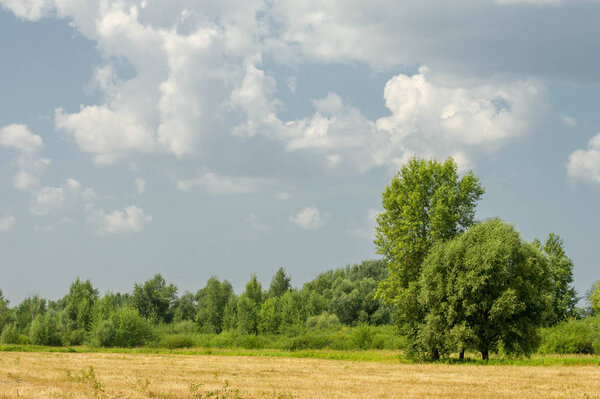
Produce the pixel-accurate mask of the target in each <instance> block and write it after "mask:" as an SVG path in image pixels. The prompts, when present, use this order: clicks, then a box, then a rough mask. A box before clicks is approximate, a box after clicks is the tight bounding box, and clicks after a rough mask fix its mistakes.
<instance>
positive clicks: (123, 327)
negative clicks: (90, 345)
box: [92, 307, 152, 347]
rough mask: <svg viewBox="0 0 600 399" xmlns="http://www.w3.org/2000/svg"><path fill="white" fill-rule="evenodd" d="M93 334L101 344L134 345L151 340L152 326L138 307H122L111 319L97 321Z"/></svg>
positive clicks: (95, 341) (94, 338)
mask: <svg viewBox="0 0 600 399" xmlns="http://www.w3.org/2000/svg"><path fill="white" fill-rule="evenodd" d="M92 335H93V341H94V343H95V344H97V345H100V346H121V347H134V346H140V345H144V344H146V343H148V342H149V341H150V339H151V338H152V326H151V325H150V322H148V320H146V319H145V318H143V317H142V316H140V314H139V313H138V311H137V310H136V309H134V308H131V307H122V308H119V309H117V310H116V311H115V312H114V313H113V314H112V315H111V316H110V319H108V320H104V321H101V322H99V323H97V324H96V327H95V328H94V330H93V333H92Z"/></svg>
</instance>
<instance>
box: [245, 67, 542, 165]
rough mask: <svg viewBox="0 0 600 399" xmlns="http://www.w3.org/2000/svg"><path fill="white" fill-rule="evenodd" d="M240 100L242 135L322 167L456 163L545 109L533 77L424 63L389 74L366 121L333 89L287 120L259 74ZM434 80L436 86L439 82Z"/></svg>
mask: <svg viewBox="0 0 600 399" xmlns="http://www.w3.org/2000/svg"><path fill="white" fill-rule="evenodd" d="M252 73H253V74H254V75H256V76H259V77H260V79H257V80H256V82H259V83H256V82H255V83H256V84H253V85H252V90H243V91H244V92H246V91H247V92H248V93H252V95H247V96H245V97H244V98H246V97H247V100H246V101H238V102H237V104H238V106H240V107H242V108H243V109H245V110H246V112H247V115H248V121H247V122H246V123H245V124H244V125H243V126H244V130H245V132H246V133H247V134H249V135H254V134H261V135H264V136H266V137H268V138H271V139H273V140H278V141H284V142H285V143H286V149H287V150H288V151H301V150H302V151H312V152H315V153H317V154H322V156H323V157H324V158H325V159H326V161H327V165H329V166H336V165H339V164H341V163H344V165H345V166H347V168H346V170H347V169H349V168H350V169H354V170H358V171H360V172H365V171H367V170H369V169H371V168H373V167H376V166H387V167H390V168H397V167H399V166H400V165H401V164H402V163H404V162H405V161H406V160H407V159H408V158H409V157H410V156H412V155H414V154H418V155H421V156H434V157H442V158H445V157H447V156H454V157H455V158H456V160H457V162H458V163H459V166H460V167H462V168H465V167H468V166H471V165H472V164H473V158H474V157H475V156H477V155H478V154H482V153H483V154H489V153H492V152H494V151H497V150H498V149H499V148H501V147H503V146H504V145H506V144H507V143H510V142H511V141H515V140H518V139H520V138H521V137H523V136H526V135H528V134H529V133H530V132H531V131H532V130H533V129H532V127H533V126H534V125H535V123H536V121H537V120H538V119H539V118H540V117H541V115H543V114H544V113H545V112H546V108H547V105H546V104H547V103H546V95H545V89H544V87H543V86H542V85H541V84H539V83H537V82H533V81H509V82H496V83H495V84H486V85H477V84H473V83H472V82H461V81H456V79H450V78H448V77H445V78H443V79H442V78H439V77H436V76H435V75H434V76H431V74H430V73H429V72H428V70H427V68H421V69H420V70H419V72H418V73H417V74H414V75H412V76H409V75H404V74H401V75H397V76H395V77H393V78H391V79H390V80H389V81H388V82H387V84H386V86H385V89H384V98H385V101H386V106H387V108H388V109H389V111H390V113H391V115H390V116H387V117H383V118H380V119H378V120H376V121H371V120H369V119H368V118H366V117H365V116H364V115H363V114H362V113H361V112H360V111H359V110H358V109H356V108H354V107H352V106H349V105H346V104H344V102H343V100H342V99H341V97H340V96H339V95H338V94H336V93H329V94H328V95H327V96H326V97H325V98H322V99H318V100H315V101H313V106H314V109H315V113H314V114H313V115H312V116H311V117H307V118H303V119H300V120H295V121H282V120H280V119H279V118H278V117H277V116H276V113H275V108H276V107H275V106H274V105H273V104H276V102H277V101H276V99H275V100H274V99H271V97H272V89H271V85H270V84H268V83H265V82H268V81H269V79H268V77H266V76H265V75H264V73H259V71H258V70H257V69H256V68H254V67H253V72H252ZM440 82H441V83H440Z"/></svg>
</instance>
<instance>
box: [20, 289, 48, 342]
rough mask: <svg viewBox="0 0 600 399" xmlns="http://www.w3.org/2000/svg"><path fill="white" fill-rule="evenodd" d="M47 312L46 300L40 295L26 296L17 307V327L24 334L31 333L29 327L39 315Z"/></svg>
mask: <svg viewBox="0 0 600 399" xmlns="http://www.w3.org/2000/svg"><path fill="white" fill-rule="evenodd" d="M45 313H46V300H45V299H43V298H40V297H39V295H33V296H31V297H27V298H25V299H24V300H23V301H22V302H21V303H20V304H19V306H18V307H17V310H16V319H17V328H18V329H19V331H20V332H22V333H24V334H29V327H30V326H31V323H32V322H33V320H34V319H35V317H36V316H37V315H40V314H41V315H44V314H45Z"/></svg>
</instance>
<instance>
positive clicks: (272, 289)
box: [269, 267, 292, 298]
mask: <svg viewBox="0 0 600 399" xmlns="http://www.w3.org/2000/svg"><path fill="white" fill-rule="evenodd" d="M290 280H291V279H290V277H289V276H288V275H287V274H286V273H285V270H283V267H280V268H279V269H278V270H277V273H275V276H273V279H272V280H271V285H270V286H269V297H271V298H273V297H275V298H279V297H281V296H282V295H283V294H285V293H286V292H287V291H289V290H291V289H292V285H291V284H290Z"/></svg>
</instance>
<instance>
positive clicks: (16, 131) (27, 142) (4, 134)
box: [0, 124, 44, 153]
mask: <svg viewBox="0 0 600 399" xmlns="http://www.w3.org/2000/svg"><path fill="white" fill-rule="evenodd" d="M0 146H2V147H5V148H14V149H17V150H19V151H22V152H26V153H31V152H35V151H39V150H41V149H42V148H43V147H44V144H43V142H42V138H41V137H40V136H38V135H37V134H33V133H31V132H30V131H29V128H28V127H27V126H26V125H19V124H12V125H8V126H4V127H3V128H2V129H0Z"/></svg>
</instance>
